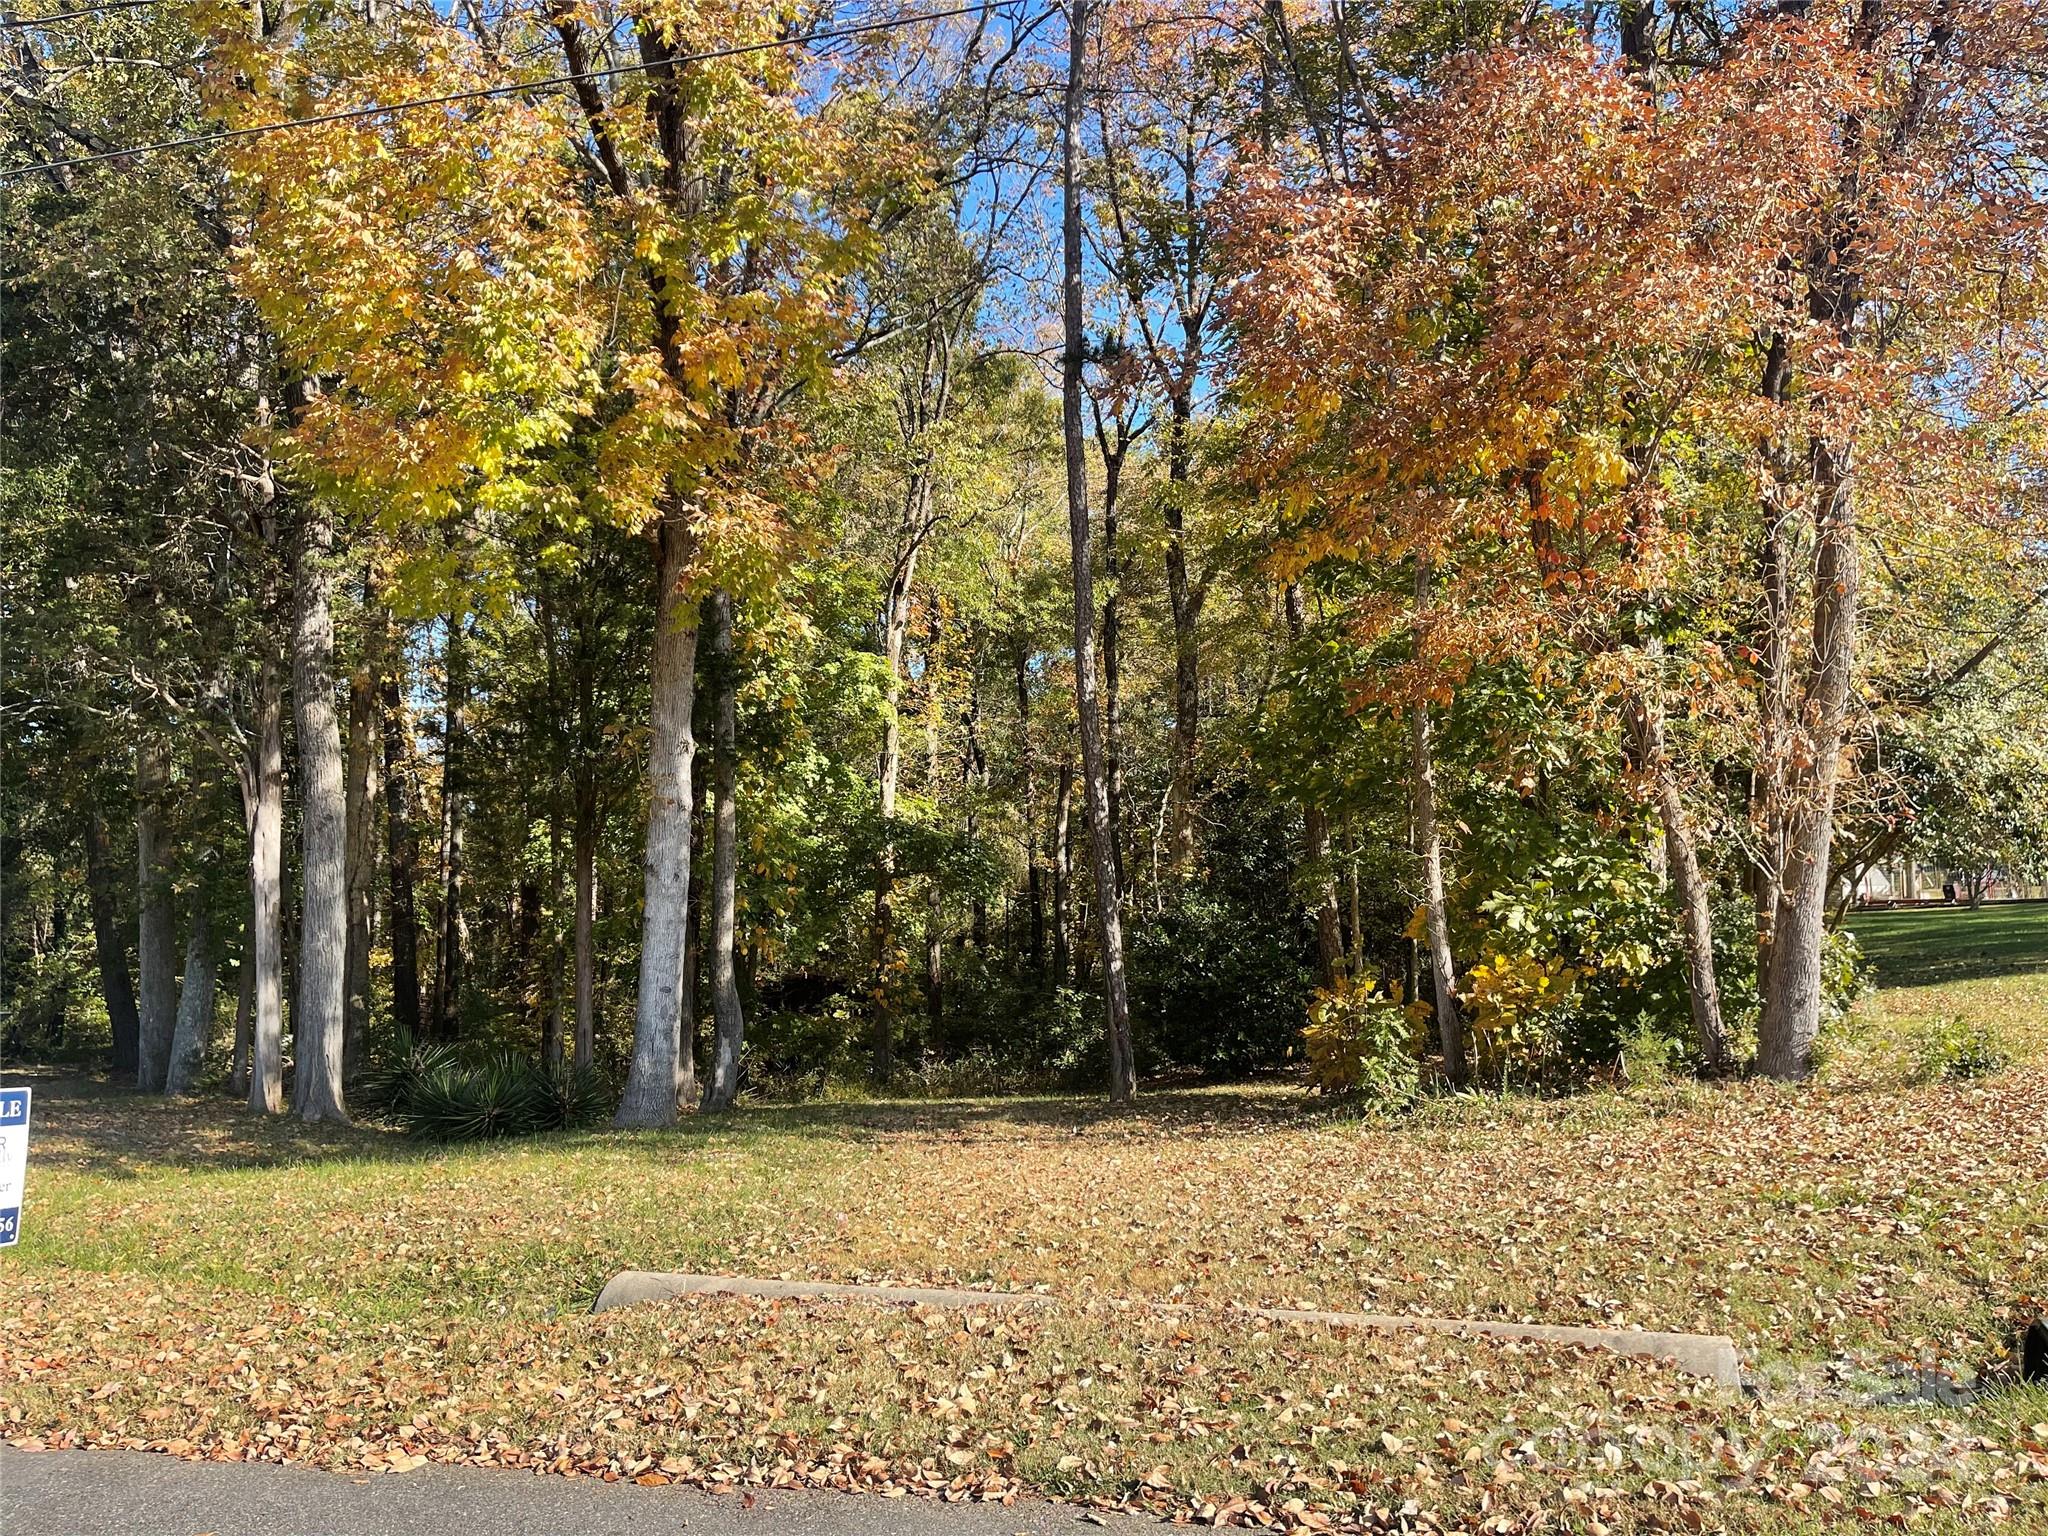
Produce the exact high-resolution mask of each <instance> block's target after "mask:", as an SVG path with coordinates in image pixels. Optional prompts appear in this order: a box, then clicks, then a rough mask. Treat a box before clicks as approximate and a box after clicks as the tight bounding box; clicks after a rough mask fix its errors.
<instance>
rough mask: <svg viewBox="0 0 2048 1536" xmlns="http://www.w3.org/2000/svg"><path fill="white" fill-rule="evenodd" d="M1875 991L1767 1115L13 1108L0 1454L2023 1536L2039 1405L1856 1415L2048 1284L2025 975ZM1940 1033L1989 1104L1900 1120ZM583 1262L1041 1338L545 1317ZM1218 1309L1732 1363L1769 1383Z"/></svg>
mask: <svg viewBox="0 0 2048 1536" xmlns="http://www.w3.org/2000/svg"><path fill="white" fill-rule="evenodd" d="M1957 915H1958V914H1954V913H1941V914H1896V915H1887V921H1888V922H1895V921H1896V919H1897V918H1900V917H1904V918H1911V919H1914V920H1921V919H1926V918H1949V917H1954V916H1957ZM1972 916H1975V914H1972ZM1857 926H1858V927H1859V930H1860V929H1861V928H1862V927H1863V926H1864V923H1863V920H1862V919H1860V918H1859V919H1858V923H1857ZM1923 931H1924V930H1923ZM1882 942H1884V943H1887V944H1892V945H1894V946H1895V947H1897V946H1903V944H1904V942H1905V941H1904V940H1901V939H1896V938H1887V939H1885V940H1883V941H1882ZM1870 947H1871V948H1872V949H1873V951H1876V950H1877V949H1878V948H1879V941H1877V940H1875V939H1873V941H1872V942H1871V943H1870ZM1901 952H1902V951H1901ZM1896 964H1897V962H1894V965H1895V966H1896ZM1889 974H1891V975H1892V976H1893V977H1894V978H1896V979H1897V980H1898V982H1899V985H1897V986H1895V987H1892V988H1890V989H1888V990H1886V991H1884V992H1881V993H1880V994H1878V996H1877V997H1876V998H1874V999H1873V1000H1872V1002H1871V1003H1870V1004H1869V1005H1867V1006H1866V1007H1865V1008H1864V1009H1863V1010H1862V1011H1861V1012H1860V1014H1859V1016H1858V1019H1857V1020H1856V1021H1855V1023H1854V1024H1853V1025H1852V1026H1851V1027H1850V1028H1848V1029H1846V1030H1845V1031H1844V1032H1843V1036H1842V1038H1841V1039H1840V1040H1838V1041H1837V1042H1836V1044H1835V1047H1834V1050H1833V1052H1832V1054H1831V1057H1830V1060H1829V1064H1828V1068H1827V1070H1826V1072H1825V1074H1824V1076H1823V1078H1822V1080H1821V1081H1820V1082H1819V1083H1818V1084H1816V1085H1814V1086H1811V1087H1809V1088H1807V1089H1804V1090H1800V1091H1789V1090H1783V1089H1779V1088H1775V1087H1771V1086H1767V1085H1763V1084H1754V1083H1751V1084H1734V1085H1727V1086H1717V1087H1701V1086H1697V1085H1684V1084H1652V1085H1642V1086H1638V1087H1637V1088H1635V1089H1632V1090H1631V1091H1630V1092H1628V1093H1626V1094H1615V1093H1599V1094H1591V1095H1586V1096H1583V1097H1579V1098H1575V1099H1570V1100H1563V1101H1550V1102H1544V1101H1536V1100H1529V1099H1508V1100H1504V1101H1503V1100H1498V1099H1484V1098H1479V1099H1467V1100H1461V1101H1439V1102H1434V1103H1430V1104H1426V1105H1425V1106H1423V1107H1422V1108H1421V1109H1420V1110H1418V1111H1417V1112H1416V1113H1414V1114H1412V1115H1410V1116H1407V1117H1405V1118H1403V1119H1401V1120H1398V1121H1393V1122H1380V1121H1374V1120H1369V1119H1359V1118H1357V1117H1355V1116H1351V1115H1347V1114H1345V1113H1344V1112H1342V1111H1340V1110H1336V1109H1333V1108H1332V1107H1330V1106H1327V1105H1324V1104H1321V1103H1319V1102H1317V1101H1314V1100H1312V1099H1308V1098H1306V1097H1304V1096H1303V1095H1302V1094H1301V1093H1300V1092H1299V1091H1298V1090H1295V1089H1292V1088H1286V1087H1269V1088H1261V1089H1257V1090H1216V1091H1206V1092H1188V1093H1174V1094H1160V1095H1155V1096H1153V1097H1151V1098H1149V1099H1147V1100H1145V1101H1144V1102H1143V1103H1142V1104H1141V1106H1140V1107H1139V1108H1138V1109H1136V1110H1135V1111H1132V1112H1128V1113H1120V1114H1112V1113H1109V1112H1108V1111H1107V1110H1105V1109H1103V1108H1102V1107H1100V1106H1098V1105H1096V1104H1093V1103H1091V1102H1088V1101H1084V1100H1073V1099H1045V1100H1011V1101H1000V1102H996V1101H988V1102H965V1101H963V1102H948V1103H939V1104H914V1105H913V1104H886V1105H885V1104H878V1105H833V1106H817V1107H810V1108H803V1109H792V1110H775V1109H755V1110H749V1111H746V1112H744V1113H742V1114H740V1115H738V1116H735V1117H733V1118H732V1119H730V1120H727V1121H723V1122H703V1123H695V1124H690V1125H687V1126H685V1127H684V1128H683V1129H681V1130H679V1131H676V1132H674V1133H671V1134H665V1135H646V1134H630V1135H629V1134H616V1133H606V1134H597V1135H584V1136H565V1137H554V1138H544V1139H539V1140H534V1141H529V1142H523V1143H518V1144H514V1145H501V1146H497V1147H490V1148H483V1149H475V1150H468V1149H466V1150H458V1151H440V1150H434V1149H428V1148H422V1147H419V1146H416V1145H413V1144H411V1143H408V1142H406V1141H404V1140H402V1139H399V1138H397V1137H395V1136H392V1135H390V1134H387V1133H383V1132H379V1131H376V1130H373V1129H355V1130H348V1131H331V1132H307V1131H304V1130H302V1129H300V1128H298V1127H297V1126H295V1125H280V1124H274V1123H272V1124H264V1123H259V1122H256V1121H254V1120H252V1119H251V1118H250V1117H249V1116H247V1115H246V1114H245V1113H242V1112H240V1111H239V1110H235V1109H231V1108H227V1107H223V1106H219V1105H216V1104H210V1103H209V1104H192V1105H172V1104H164V1103H160V1102H144V1101H140V1100H137V1099H135V1098H134V1097H133V1096H130V1095H125V1094H120V1093H114V1092H110V1091H108V1090H106V1089H103V1088H98V1087H95V1086H93V1085H90V1084H86V1083H82V1082H78V1081H75V1080H74V1081H68V1082H67V1081H62V1080H56V1079H39V1080H36V1081H37V1092H38V1098H37V1118H38V1129H37V1141H36V1146H35V1150H34V1154H33V1163H32V1167H31V1170H30V1195H29V1199H30V1204H29V1208H28V1211H27V1214H26V1219H25V1232H26V1235H25V1237H24V1240H23V1242H22V1244H21V1246H20V1248H19V1249H18V1250H16V1251H14V1252H13V1253H11V1254H9V1255H7V1256H6V1257H5V1258H0V1266H4V1268H0V1275H4V1284H5V1288H6V1295H7V1298H8V1301H7V1306H6V1307H5V1309H4V1316H0V1415H4V1417H5V1418H6V1420H7V1422H8V1424H9V1429H8V1434H9V1437H10V1438H11V1439H14V1440H15V1441H17V1442H29V1443H40V1444H108V1445H140V1446H147V1447H153V1448H159V1449H166V1450H170V1451H172V1452H174V1453H179V1454H186V1455H194V1456H201V1455H207V1456H233V1457H243V1456H262V1457H272V1458H278V1457H290V1458H292V1459H300V1460H308V1461H313V1462H316V1463H320V1464H325V1465H331V1466H335V1467H338V1468H352V1469H362V1468H366V1467H367V1468H375V1469H397V1470H403V1469H404V1468H406V1467H408V1466H411V1465H414V1464H415V1461H414V1458H418V1457H426V1458H432V1459H438V1460H451V1461H452V1460H467V1461H473V1462H477V1461H480V1462H486V1463H496V1464H505V1465H516V1466H523V1467H531V1468H536V1469H540V1470H553V1471H558V1472H564V1473H575V1474H578V1475H596V1476H604V1477H625V1478H639V1479H644V1480H653V1479H661V1480H672V1479H689V1480H694V1481H699V1482H703V1483H706V1484H709V1485H712V1486H722V1485H725V1484H758V1483H780V1484H818V1485H824V1486H840V1487H849V1488H862V1489H870V1490H876V1491H881V1492H884V1493H895V1492H905V1491H908V1492H922V1493H937V1494H941V1495H943V1496H950V1497H976V1498H990V1497H1006V1496H1010V1495H1012V1494H1014V1493H1015V1492H1017V1491H1018V1490H1020V1489H1028V1490H1036V1491H1041V1492H1048V1493H1056V1494H1062V1495H1066V1496H1069V1497H1076V1498H1082V1499H1096V1500H1103V1501H1110V1502H1130V1503H1134V1504H1137V1505H1140V1506H1143V1507H1148V1508H1151V1509H1154V1510H1156V1511H1157V1512H1159V1513H1161V1514H1167V1515H1177V1516H1182V1517H1186V1518H1190V1519H1195V1520H1207V1521H1214V1522H1218V1523H1229V1524H1253V1523H1272V1524H1278V1525H1285V1526H1290V1527H1302V1528H1310V1529H1318V1528H1322V1522H1325V1521H1327V1522H1330V1523H1333V1524H1335V1525H1336V1526H1338V1527H1344V1528H1363V1529H1375V1530H1377V1529H1388V1528H1399V1527H1401V1526H1402V1523H1403V1521H1404V1520H1405V1521H1406V1523H1407V1525H1408V1526H1410V1527H1414V1526H1421V1527H1424V1528H1433V1527H1441V1528H1445V1529H1460V1528H1462V1529H1470V1530H1475V1531H1477V1530H1486V1531H1489V1532H1520V1531H1527V1532H1535V1531H1547V1530H1556V1529H1570V1530H1583V1531H1589V1532H1598V1531H1600V1530H1602V1529H1603V1528H1604V1529H1606V1530H1610V1531H1616V1532H1622V1531H1632V1530H1649V1529H1660V1530H1661V1529H1680V1530H1685V1529H1693V1530H1697V1529H1709V1530H1718V1529H1729V1530H1738V1531H1752V1530H1754V1531H1773V1532H1775V1531H1781V1530H1790V1529H1806V1528H1809V1527H1814V1528H1818V1527H1820V1526H1823V1525H1827V1524H1831V1523H1836V1522H1840V1521H1843V1520H1845V1519H1855V1518H1857V1517H1859V1516H1860V1517H1862V1518H1863V1519H1866V1520H1869V1521H1872V1522H1877V1521H1887V1522H1889V1521H1902V1520H1910V1521H1912V1522H1914V1523H1915V1527H1916V1528H1917V1529H1928V1530H1946V1529H1951V1528H1954V1529H1963V1528H1976V1527H1978V1526H1980V1525H1981V1524H1983V1523H1984V1522H1985V1521H1987V1520H1989V1519H1994V1518H1996V1517H1998V1516H2000V1515H2001V1514H2003V1515H2005V1516H2007V1517H2009V1518H2010V1519H2011V1521H2012V1522H2013V1528H2015V1529H2019V1528H2031V1529H2034V1530H2041V1529H2048V1393H2043V1392H2040V1391H2037V1390H2036V1391H2020V1390H2006V1391H2003V1392H1998V1393H1993V1394H1991V1395H1989V1396H1986V1397H1983V1398H1981V1399H1978V1400H1976V1401H1973V1402H1969V1403H1966V1404H1961V1405H1950V1406H1944V1405H1941V1404H1938V1403H1928V1402H1913V1403H1903V1404H1902V1403H1888V1402H1886V1401H1885V1398H1886V1397H1887V1396H1888V1395H1892V1394H1895V1393H1896V1392H1897V1391H1898V1390H1899V1388H1900V1386H1901V1385H1902V1377H1901V1370H1902V1368H1903V1367H1905V1366H1908V1365H1913V1366H1921V1365H1925V1366H1941V1367H1946V1368H1950V1369H1954V1370H1960V1371H1968V1370H1971V1369H1973V1368H1976V1367H1979V1366H1982V1365H1984V1364H1986V1363H1987V1362H1989V1361H1990V1360H1991V1359H1992V1358H1993V1357H1994V1356H1995V1355H1996V1354H1997V1352H1998V1350H1999V1348H2000V1345H2001V1342H2002V1341H2003V1340H2004V1339H2005V1338H2007V1337H2008V1336H2009V1335H2010V1333H2011V1331H2012V1329H2013V1327H2014V1325H2015V1323H2016V1321H2017V1319H2018V1318H2019V1317H2020V1316H2022V1315H2023V1314H2026V1315H2030V1314H2031V1312H2033V1311H2036V1310H2039V1309H2040V1306H2041V1298H2042V1296H2043V1295H2044V1293H2048V1111H2044V1107H2043V1106H2044V1105H2048V972H2042V971H2036V972H2034V973H2032V974H2027V973H2024V972H2020V971H2017V970H2014V971H2012V972H2010V973H2008V974H1998V975H1980V976H1978V977H1975V978H1973V979H1966V980H1941V981H1939V982H1938V983H1929V982H1928V981H1927V980H1926V979H1925V974H1924V972H1923V973H1922V974H1921V975H1919V976H1917V977H1916V976H1915V975H1913V974H1911V973H1909V972H1906V971H1904V970H1902V969H1897V968H1895V969H1893V970H1891V971H1890V973H1889ZM1916 981H1917V983H1918V984H1914V983H1915V982H1916ZM1947 1014H1961V1015H1964V1016H1967V1017H1971V1018H1976V1019H1978V1020H1980V1021H1981V1022H1983V1023H1985V1024H1986V1025H1987V1027H1992V1028H1995V1029H1996V1030H1997V1032H1998V1033H1999V1034H2000V1035H2001V1037H2002V1038H2003V1039H2004V1041H2005V1042H2006V1043H2007V1045H2008V1047H2009V1049H2010V1050H2011V1051H2012V1052H2013V1054H2014V1057H2015V1061H2014V1064H2013V1065H2011V1066H2010V1067H2008V1068H2007V1069H2006V1070H2005V1071H2003V1072H2001V1073H1998V1074H1996V1075H1994V1076H1991V1077H1988V1078H1982V1079H1978V1080H1974V1081H1970V1082H1962V1083H1935V1084H1928V1085H1917V1086H1916V1085H1915V1084H1913V1083H1912V1082H1911V1081H1909V1078H1908V1073H1909V1069H1910V1066H1911V1063H1912V1061H1913V1039H1914V1036H1915V1033H1916V1032H1917V1031H1919V1030H1920V1029H1922V1028H1924V1027H1925V1026H1926V1024H1927V1022H1928V1021H1929V1020H1931V1019H1933V1018H1935V1017H1937V1016H1940V1015H1947ZM622 1267H639V1268H655V1269H698V1270H715V1271H722V1272H729V1273H742V1274H755V1275H771V1276H793V1277H805V1278H817V1279H830V1280H887V1281H900V1282H922V1283H931V1284H944V1285H962V1286H978V1285H991V1286H1000V1287H1004V1288H1028V1287H1039V1288H1043V1289H1044V1290H1046V1291H1048V1292H1051V1293H1053V1294H1055V1295H1057V1296H1059V1297H1061V1298H1062V1299H1063V1304H1062V1305H1060V1306H1057V1307H1052V1308H1047V1309H1044V1311H1043V1312H1040V1313H1032V1314H1027V1315H1022V1316H1010V1317H999V1316H977V1315H967V1316H962V1315H959V1314H937V1313H930V1314H919V1313H907V1312H897V1311H882V1310H871V1309H866V1308H860V1307H844V1306H835V1305H832V1304H828V1303H798V1304H792V1303H786V1302H785V1303H779V1304H771V1303H765V1302H752V1301H740V1300H696V1301H689V1302H681V1303H675V1304H671V1305H666V1306H661V1307H654V1308H647V1309H639V1310H634V1311H629V1312H621V1313H612V1314H607V1315H606V1316H604V1317H602V1318H590V1317H588V1316H586V1315H584V1312H583V1309H584V1307H585V1306H587V1304H588V1301H589V1299H590V1297H591V1296H592V1295H593V1294H594V1293H595V1291H596V1290H597V1288H598V1286H599V1285H600V1284H601V1283H602V1281H603V1280H604V1278H605V1277H606V1276H607V1275H608V1274H609V1273H611V1272H612V1271H613V1270H615V1269H618V1268H622ZM1140 1298H1155V1299H1165V1298H1172V1299H1175V1300H1178V1301H1183V1302H1187V1303H1191V1304H1192V1305H1193V1306H1194V1308H1195V1310H1193V1311H1191V1312H1183V1313H1175V1314H1165V1315H1162V1314H1158V1313H1152V1312H1147V1311H1144V1310H1141V1309H1135V1308H1133V1307H1131V1306H1130V1305H1129V1303H1130V1302H1131V1301H1132V1300H1134V1299H1140ZM1234 1303H1270V1304H1287V1305H1305V1306H1317V1307H1327V1308H1337V1309H1358V1310H1371V1311H1381V1312H1423V1313H1436V1314H1442V1315H1459V1316H1475V1317H1508V1318H1527V1319H1533V1320H1539V1321H1550V1322H1592V1323H1604V1324H1610V1325H1623V1326H1625V1325H1629V1324H1639V1325H1642V1326H1645V1327H1653V1328H1670V1329H1694V1330H1703V1331H1713V1332H1726V1333H1730V1334H1732V1335H1733V1336H1734V1337H1735V1339H1736V1341H1737V1343H1738V1345H1739V1346H1740V1347H1741V1348H1742V1349H1743V1351H1744V1352H1745V1354H1746V1355H1747V1356H1748V1357H1749V1359H1750V1360H1751V1362H1752V1364H1753V1366H1754V1369H1755V1372H1756V1375H1757V1378H1758V1380H1759V1382H1760V1383H1761V1385H1762V1392H1761V1394H1760V1395H1758V1396H1753V1397H1752V1396H1744V1395H1741V1394H1737V1393H1734V1392H1730V1391H1726V1390H1723V1389H1717V1388H1712V1387H1709V1386H1706V1385H1704V1384H1702V1383H1698V1382H1695V1381H1692V1380H1690V1379H1688V1378H1686V1377H1684V1376H1682V1375H1679V1374H1678V1373H1676V1372H1675V1371H1672V1370H1670V1369H1667V1368H1664V1367H1661V1366H1657V1365H1654V1364H1649V1363H1645V1362H1639V1361H1623V1360H1621V1359H1618V1358H1613V1357H1608V1356H1601V1355H1594V1354H1588V1353H1582V1352H1576V1351H1569V1350H1558V1349H1551V1348H1538V1347H1534V1346H1524V1345H1511V1344H1503V1343H1497V1342H1488V1341H1480V1340H1463V1339H1447V1338H1428V1337H1423V1336H1412V1337H1411V1336H1381V1335H1347V1334H1343V1333H1339V1332H1333V1331H1331V1330H1329V1329H1325V1328H1317V1327H1302V1326H1276V1325H1272V1324H1266V1323H1261V1322H1258V1321H1256V1320H1254V1319H1250V1318H1247V1317H1245V1316H1244V1315H1242V1314H1241V1313H1237V1314H1233V1312H1232V1311H1231V1307H1232V1304H1234ZM1404 1511H1405V1515H1404Z"/></svg>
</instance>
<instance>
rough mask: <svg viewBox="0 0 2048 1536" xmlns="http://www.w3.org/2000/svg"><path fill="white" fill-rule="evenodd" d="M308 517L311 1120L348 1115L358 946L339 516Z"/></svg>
mask: <svg viewBox="0 0 2048 1536" xmlns="http://www.w3.org/2000/svg"><path fill="white" fill-rule="evenodd" d="M302 517H303V523H302V526H301V528H300V535H299V541H298V549H297V551H296V554H297V558H296V560H295V561H294V565H295V569H294V572H293V605H292V702H293V706H294V710H295V714H296V719H297V724H298V741H299V765H300V772H301V774H302V776H303V790H302V795H301V801H300V813H299V815H300V848H301V853H300V870H301V873H300V879H301V881H302V882H303V884H302V889H301V899H302V905H301V908H300V919H299V990H298V1002H297V1006H296V1007H294V1008H293V1010H292V1030H293V1058H294V1071H293V1078H292V1101H293V1108H294V1109H296V1110H297V1111H298V1113H299V1116H300V1117H301V1118H302V1119H305V1120H309V1121H315V1120H346V1119H347V1118H348V1111H347V1108H346V1107H345V1105H344V1103H343V1098H342V1077H341V1053H342V1044H343V1033H344V1020H343V1014H342V970H343V967H344V965H345V963H346V958H347V950H348V871H347V867H346V866H347V858H348V850H347V791H346V788H345V786H344V784H343V772H342V753H341V724H340V721H339V719H338V718H337V716H336V712H335V707H334V595H333V575H332V573H331V572H330V571H329V569H328V561H329V558H330V556H331V555H332V553H333V548H334V521H333V514H332V513H331V512H330V511H329V510H328V509H327V508H326V507H325V506H324V505H323V504H321V503H320V502H319V501H317V500H314V501H308V502H307V503H306V504H305V506H304V508H303V509H302Z"/></svg>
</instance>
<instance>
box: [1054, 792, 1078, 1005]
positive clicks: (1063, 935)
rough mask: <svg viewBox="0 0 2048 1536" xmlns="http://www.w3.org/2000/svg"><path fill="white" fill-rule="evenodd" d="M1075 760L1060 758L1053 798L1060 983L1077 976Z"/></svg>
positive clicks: (1056, 965)
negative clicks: (1075, 941)
mask: <svg viewBox="0 0 2048 1536" xmlns="http://www.w3.org/2000/svg"><path fill="white" fill-rule="evenodd" d="M1073 929H1074V764H1073V761H1072V759H1070V758H1061V759H1060V772H1059V788H1058V790H1057V791H1056V792H1055V794H1054V796H1053V802H1052V974H1053V980H1054V982H1055V983H1056V984H1058V985H1059V986H1062V987H1064V986H1067V985H1069V984H1070V983H1071V982H1072V981H1073V979H1074V967H1073V948H1072V945H1073Z"/></svg>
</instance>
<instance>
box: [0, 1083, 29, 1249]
mask: <svg viewBox="0 0 2048 1536" xmlns="http://www.w3.org/2000/svg"><path fill="white" fill-rule="evenodd" d="M27 1182H28V1090H27V1089H26V1088H0V1248H5V1247H7V1246H8V1245H9V1244H10V1243H14V1242H17V1241H19V1240H20V1238H21V1190H22V1186H23V1185H24V1184H26V1183H27Z"/></svg>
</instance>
